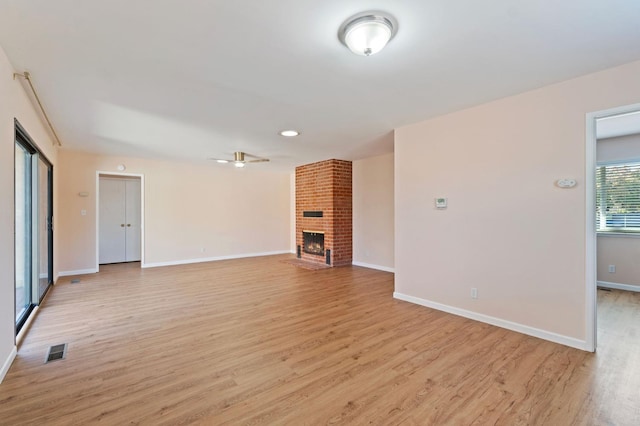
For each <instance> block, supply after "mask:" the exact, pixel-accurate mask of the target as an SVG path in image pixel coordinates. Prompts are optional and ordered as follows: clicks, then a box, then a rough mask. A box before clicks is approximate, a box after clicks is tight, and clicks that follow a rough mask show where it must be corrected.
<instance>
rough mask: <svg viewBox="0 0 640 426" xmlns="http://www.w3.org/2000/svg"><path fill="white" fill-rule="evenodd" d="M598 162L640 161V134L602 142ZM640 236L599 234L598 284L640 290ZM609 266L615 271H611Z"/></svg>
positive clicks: (598, 145)
mask: <svg viewBox="0 0 640 426" xmlns="http://www.w3.org/2000/svg"><path fill="white" fill-rule="evenodd" d="M596 155H597V161H598V162H603V163H606V162H616V161H640V134H636V135H628V136H620V137H615V138H607V139H600V140H598V143H597V154H596ZM638 259H640V236H620V235H607V234H599V235H598V282H601V283H603V284H604V285H610V284H623V285H624V286H630V287H627V289H633V290H635V291H640V262H638ZM609 265H614V266H615V272H609Z"/></svg>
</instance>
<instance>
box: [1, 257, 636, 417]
mask: <svg viewBox="0 0 640 426" xmlns="http://www.w3.org/2000/svg"><path fill="white" fill-rule="evenodd" d="M289 257H290V256H289ZM287 258H288V256H287V255H285V256H271V257H262V258H253V259H240V260H229V261H221V262H213V263H203V264H194V265H184V266H175V267H164V268H153V269H143V270H141V269H139V268H138V267H137V265H126V264H125V265H110V266H106V267H103V268H101V269H102V272H100V273H99V274H95V275H85V276H82V277H80V278H81V282H80V283H78V284H71V283H70V280H71V277H65V278H61V279H60V281H59V283H58V284H57V285H56V286H55V288H54V289H53V291H52V292H51V294H50V296H49V297H48V300H47V301H46V303H45V304H44V306H42V308H41V310H40V312H39V315H38V317H37V318H36V320H35V322H34V324H33V326H32V328H31V330H29V333H28V335H27V336H26V338H25V340H24V342H23V344H22V345H21V347H20V348H19V352H18V357H17V359H16V361H15V362H14V364H13V366H12V367H11V369H10V371H9V373H8V374H7V376H6V378H5V381H4V382H3V383H2V384H1V385H0V424H2V425H22V424H39V425H93V424H105V425H124V424H144V425H186V424H205V425H226V424H229V425H236V424H238V425H242V424H247V425H261V424H268V425H271V424H274V425H324V424H357V425H360V424H384V425H472V424H473V425H485V424H497V425H637V424H640V400H639V398H638V397H639V396H640V393H639V391H638V389H640V294H637V293H636V294H633V293H625V292H620V291H612V292H604V291H599V292H598V293H599V298H600V301H599V304H600V316H599V319H600V327H601V330H600V333H599V351H598V353H597V354H589V353H586V352H582V351H579V350H575V349H571V348H568V347H564V346H561V345H557V344H554V343H550V342H546V341H542V340H539V339H536V338H533V337H528V336H524V335H521V334H518V333H514V332H511V331H507V330H503V329H500V328H497V327H493V326H490V325H486V324H482V323H479V322H474V321H471V320H467V319H463V318H460V317H456V316H453V315H449V314H446V313H442V312H438V311H434V310H431V309H428V308H424V307H421V306H416V305H412V304H409V303H406V302H401V301H397V300H394V299H393V298H392V293H393V274H390V273H386V272H380V271H374V270H370V269H366V268H359V267H342V268H333V269H326V270H319V271H310V270H305V269H301V268H297V267H295V266H292V265H289V264H286V263H284V262H282V260H283V259H287ZM58 343H68V344H69V347H68V353H67V357H66V359H64V360H61V361H56V362H53V363H49V364H44V363H43V361H44V358H45V355H46V352H47V349H48V347H49V346H51V345H55V344H58Z"/></svg>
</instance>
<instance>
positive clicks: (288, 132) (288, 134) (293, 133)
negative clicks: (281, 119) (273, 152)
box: [280, 130, 300, 138]
mask: <svg viewBox="0 0 640 426" xmlns="http://www.w3.org/2000/svg"><path fill="white" fill-rule="evenodd" d="M280 134H281V135H282V136H286V137H288V138H292V137H294V136H298V135H299V134H300V132H299V131H297V130H283V131H281V132H280Z"/></svg>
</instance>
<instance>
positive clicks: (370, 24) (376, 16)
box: [338, 12, 398, 56]
mask: <svg viewBox="0 0 640 426" xmlns="http://www.w3.org/2000/svg"><path fill="white" fill-rule="evenodd" d="M397 31H398V24H397V22H396V21H395V19H394V18H393V17H392V16H391V15H388V14H386V13H383V12H362V13H359V14H357V15H354V16H352V17H351V18H349V19H347V20H346V21H345V22H344V23H343V24H342V25H341V26H340V29H339V31H338V38H339V39H340V41H341V42H342V44H344V45H345V46H347V47H348V48H349V50H351V51H352V52H353V53H355V54H356V55H361V56H371V55H374V54H376V53H378V52H379V51H380V50H382V49H383V48H384V47H385V46H386V45H387V43H388V42H389V41H390V40H391V39H393V37H394V36H395V34H396V32H397Z"/></svg>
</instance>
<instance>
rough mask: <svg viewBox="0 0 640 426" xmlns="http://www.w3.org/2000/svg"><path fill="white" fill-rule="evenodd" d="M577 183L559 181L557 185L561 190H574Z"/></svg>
mask: <svg viewBox="0 0 640 426" xmlns="http://www.w3.org/2000/svg"><path fill="white" fill-rule="evenodd" d="M576 183H577V182H576V180H575V179H558V181H557V182H556V185H558V187H559V188H573V187H574V186H576Z"/></svg>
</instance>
